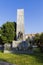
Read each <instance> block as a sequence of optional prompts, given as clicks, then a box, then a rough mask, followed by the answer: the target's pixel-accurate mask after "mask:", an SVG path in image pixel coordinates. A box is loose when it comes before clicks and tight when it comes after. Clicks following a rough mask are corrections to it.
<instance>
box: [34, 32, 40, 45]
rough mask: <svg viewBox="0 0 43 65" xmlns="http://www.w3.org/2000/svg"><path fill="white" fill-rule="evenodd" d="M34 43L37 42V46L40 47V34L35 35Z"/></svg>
mask: <svg viewBox="0 0 43 65" xmlns="http://www.w3.org/2000/svg"><path fill="white" fill-rule="evenodd" d="M34 41H35V43H36V45H38V46H39V42H40V34H39V33H37V34H35V38H34Z"/></svg>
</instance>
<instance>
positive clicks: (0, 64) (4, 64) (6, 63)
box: [0, 61, 15, 65]
mask: <svg viewBox="0 0 43 65" xmlns="http://www.w3.org/2000/svg"><path fill="white" fill-rule="evenodd" d="M0 65H15V64H11V63H8V62H4V61H0Z"/></svg>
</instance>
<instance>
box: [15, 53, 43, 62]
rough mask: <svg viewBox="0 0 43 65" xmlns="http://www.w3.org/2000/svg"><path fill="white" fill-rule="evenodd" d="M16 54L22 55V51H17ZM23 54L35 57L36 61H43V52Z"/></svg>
mask: <svg viewBox="0 0 43 65" xmlns="http://www.w3.org/2000/svg"><path fill="white" fill-rule="evenodd" d="M15 54H16V55H21V53H15ZM22 55H29V56H32V57H33V58H35V61H36V62H38V63H43V53H41V52H35V53H32V54H31V53H22Z"/></svg>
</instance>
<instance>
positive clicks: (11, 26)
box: [1, 22, 16, 43]
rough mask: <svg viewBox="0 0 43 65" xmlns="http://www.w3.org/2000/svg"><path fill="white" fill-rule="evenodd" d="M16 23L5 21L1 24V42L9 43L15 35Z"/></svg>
mask: <svg viewBox="0 0 43 65" xmlns="http://www.w3.org/2000/svg"><path fill="white" fill-rule="evenodd" d="M15 29H16V23H15V22H7V23H5V24H3V25H2V36H1V37H2V40H3V43H7V42H8V43H11V42H12V41H13V40H14V38H15V36H16V30H15Z"/></svg>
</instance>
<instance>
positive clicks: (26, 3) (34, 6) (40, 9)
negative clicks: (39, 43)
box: [0, 0, 43, 34]
mask: <svg viewBox="0 0 43 65" xmlns="http://www.w3.org/2000/svg"><path fill="white" fill-rule="evenodd" d="M19 8H20V9H22V8H23V9H24V13H25V14H24V25H25V33H26V34H28V33H29V34H30V33H38V32H43V0H0V26H1V25H2V24H3V23H5V22H7V21H16V18H17V9H19Z"/></svg>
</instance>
